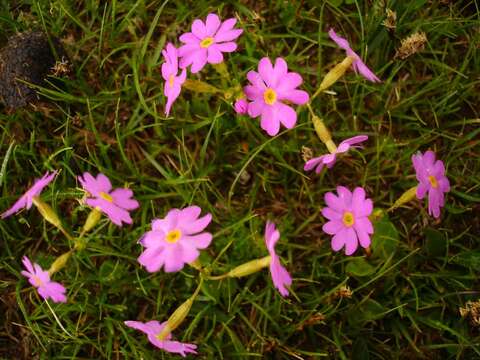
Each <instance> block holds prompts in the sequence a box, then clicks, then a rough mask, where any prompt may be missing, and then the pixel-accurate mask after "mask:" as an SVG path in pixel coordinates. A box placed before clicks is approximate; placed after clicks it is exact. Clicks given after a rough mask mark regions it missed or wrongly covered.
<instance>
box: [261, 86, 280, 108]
mask: <svg viewBox="0 0 480 360" xmlns="http://www.w3.org/2000/svg"><path fill="white" fill-rule="evenodd" d="M263 100H264V101H265V103H266V104H268V105H273V104H274V103H275V101H277V93H276V92H275V91H274V90H273V89H270V88H268V89H267V90H265V92H264V93H263Z"/></svg>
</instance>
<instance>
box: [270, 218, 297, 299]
mask: <svg viewBox="0 0 480 360" xmlns="http://www.w3.org/2000/svg"><path fill="white" fill-rule="evenodd" d="M279 239H280V232H279V231H278V230H277V229H276V227H275V224H274V223H273V222H271V221H267V224H266V225H265V245H266V246H267V249H268V252H269V254H270V257H271V260H270V274H271V276H272V280H273V285H274V286H275V287H276V288H277V289H278V291H279V292H280V294H281V295H282V296H288V289H287V287H286V286H290V285H292V277H291V276H290V274H289V273H288V271H287V269H285V267H283V266H282V264H281V263H280V258H279V257H278V255H277V254H276V253H275V245H276V243H277V241H278V240H279Z"/></svg>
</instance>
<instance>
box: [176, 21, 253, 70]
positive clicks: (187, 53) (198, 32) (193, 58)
mask: <svg viewBox="0 0 480 360" xmlns="http://www.w3.org/2000/svg"><path fill="white" fill-rule="evenodd" d="M236 22H237V20H236V19H235V18H231V19H227V20H225V21H224V22H220V19H219V18H218V16H217V15H215V14H208V16H207V20H206V21H205V23H204V22H203V21H202V20H199V19H196V20H195V21H194V22H193V24H192V32H188V33H185V34H183V35H182V36H180V41H181V42H183V43H184V44H185V45H182V46H181V47H180V48H179V49H178V54H179V56H180V58H181V59H180V67H181V68H182V69H185V68H186V67H188V66H189V65H192V67H191V68H190V71H191V72H192V73H194V74H195V73H197V72H199V71H200V70H202V68H203V67H204V66H205V65H206V63H207V62H208V63H210V64H219V63H221V62H222V61H223V54H222V52H233V51H235V50H236V49H237V44H236V43H235V42H234V41H232V40H235V39H236V38H238V37H239V36H240V34H241V33H242V32H243V30H242V29H234V28H233V27H234V26H235V24H236Z"/></svg>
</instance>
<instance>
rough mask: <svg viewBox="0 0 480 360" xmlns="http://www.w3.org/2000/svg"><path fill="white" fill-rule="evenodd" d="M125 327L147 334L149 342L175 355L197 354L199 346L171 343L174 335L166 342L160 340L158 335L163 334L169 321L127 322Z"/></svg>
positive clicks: (165, 340) (167, 337)
mask: <svg viewBox="0 0 480 360" xmlns="http://www.w3.org/2000/svg"><path fill="white" fill-rule="evenodd" d="M124 323H125V325H127V326H128V327H130V328H132V329H136V330H139V331H141V332H143V333H144V334H147V336H148V341H150V342H151V343H152V344H153V345H155V346H156V347H158V348H160V349H162V350H165V351H168V352H171V353H175V354H180V355H182V356H183V357H185V356H187V354H188V353H192V354H196V353H197V352H196V351H195V349H196V348H197V345H195V344H188V343H181V342H179V341H171V340H170V339H171V338H172V334H168V335H167V336H166V338H165V339H164V340H159V339H158V335H159V334H160V333H161V332H162V330H163V328H164V327H165V326H166V324H167V321H165V322H163V323H161V324H160V322H158V321H156V320H151V321H148V322H146V323H143V322H141V321H125V322H124Z"/></svg>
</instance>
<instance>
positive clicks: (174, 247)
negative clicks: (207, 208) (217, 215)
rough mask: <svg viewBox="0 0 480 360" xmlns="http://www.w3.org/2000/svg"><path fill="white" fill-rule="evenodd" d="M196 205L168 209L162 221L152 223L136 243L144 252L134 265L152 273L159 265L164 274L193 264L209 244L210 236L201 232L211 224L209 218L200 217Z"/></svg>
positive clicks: (208, 215)
mask: <svg viewBox="0 0 480 360" xmlns="http://www.w3.org/2000/svg"><path fill="white" fill-rule="evenodd" d="M201 211H202V210H201V209H200V208H199V207H198V206H189V207H187V208H185V209H181V210H180V209H171V210H170V211H169V212H168V213H167V216H165V218H163V219H155V220H153V221H152V230H151V231H148V232H146V233H145V234H144V235H143V236H142V237H141V238H140V240H139V243H140V244H142V245H143V246H144V247H145V248H146V249H145V251H144V252H143V253H142V254H141V255H140V257H139V258H138V262H139V263H140V264H142V265H143V266H145V267H146V269H147V271H149V272H155V271H158V270H160V268H162V266H163V267H164V269H165V271H166V272H175V271H179V270H181V269H182V268H183V267H184V266H185V264H188V263H191V262H194V261H195V260H196V259H197V258H198V256H199V255H200V252H199V251H198V250H199V249H205V248H206V247H208V245H210V242H211V241H212V234H210V233H208V232H202V231H203V230H204V229H205V228H206V227H207V226H208V224H209V223H210V221H212V215H211V214H207V215H205V216H203V217H201V218H199V216H200V212H201Z"/></svg>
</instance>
